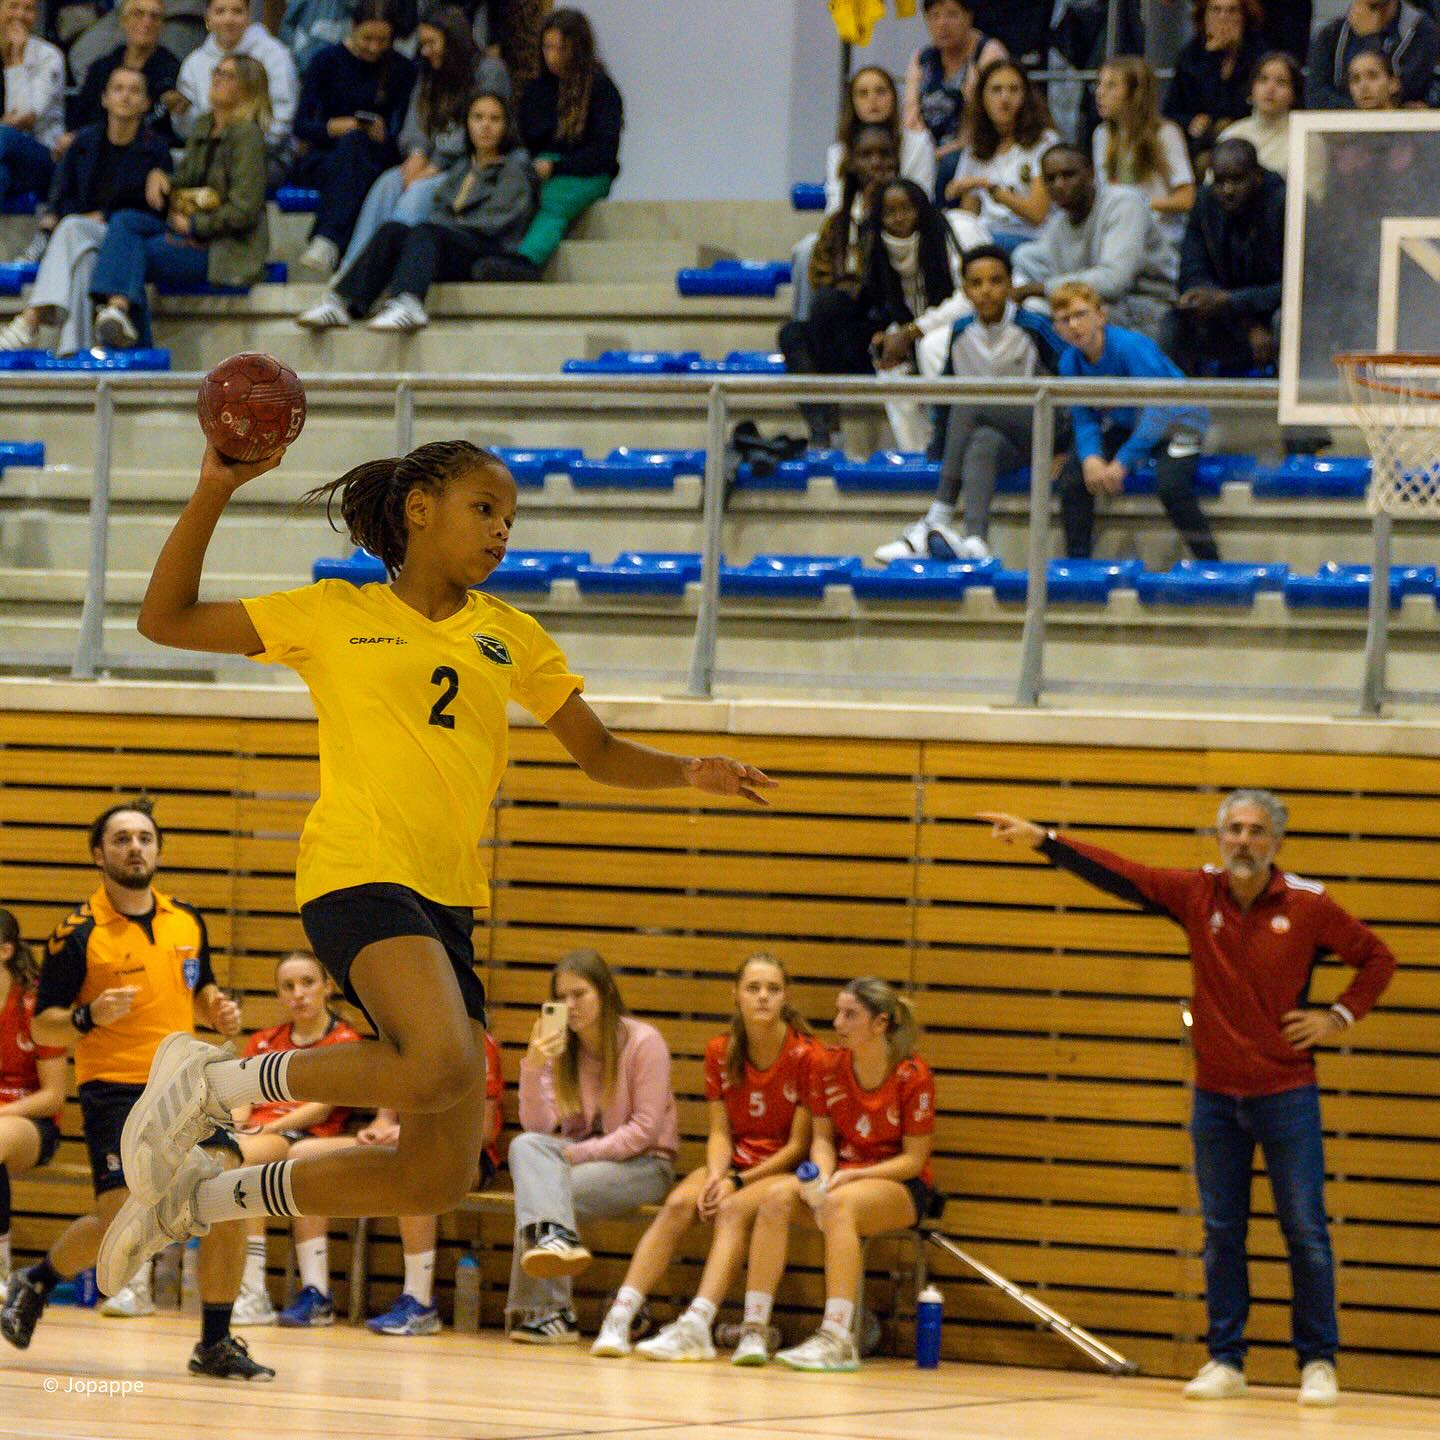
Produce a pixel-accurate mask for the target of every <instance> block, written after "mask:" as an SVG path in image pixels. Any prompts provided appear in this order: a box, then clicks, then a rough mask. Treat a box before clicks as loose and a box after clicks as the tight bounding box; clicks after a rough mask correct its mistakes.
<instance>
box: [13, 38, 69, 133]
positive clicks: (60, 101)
mask: <svg viewBox="0 0 1440 1440" xmlns="http://www.w3.org/2000/svg"><path fill="white" fill-rule="evenodd" d="M4 109H5V110H6V111H8V112H9V113H10V114H12V115H26V114H33V115H34V116H35V125H34V128H33V129H32V130H31V131H30V135H31V137H32V138H33V139H35V140H38V141H39V142H40V144H42V145H44V146H45V147H46V148H47V149H49V148H51V147H53V146H54V144H55V142H56V141H57V140H58V139H59V138H60V137H61V135H63V134H64V133H65V57H64V56H63V55H62V54H61V53H60V51H59V49H57V48H56V47H55V46H54V45H52V44H51V43H50V42H49V41H48V40H42V39H40V38H39V36H37V35H32V36H30V38H29V39H28V40H26V42H25V53H24V54H23V55H22V56H21V57H20V63H19V64H18V65H7V66H6V67H5V105H4Z"/></svg>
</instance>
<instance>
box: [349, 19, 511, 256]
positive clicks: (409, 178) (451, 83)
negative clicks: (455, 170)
mask: <svg viewBox="0 0 1440 1440" xmlns="http://www.w3.org/2000/svg"><path fill="white" fill-rule="evenodd" d="M416 35H417V37H418V41H419V52H420V64H419V78H418V79H417V80H416V82H415V86H414V88H413V89H412V90H411V91H410V106H409V109H408V110H407V111H406V112H405V123H404V124H403V125H401V127H400V137H399V146H400V153H401V154H402V155H403V156H404V157H405V158H404V159H403V160H402V161H401V163H400V164H399V165H395V166H392V167H391V168H390V169H389V170H387V171H386V172H385V173H384V174H383V175H382V176H381V177H380V178H379V179H378V180H377V181H376V182H375V183H374V184H373V185H372V186H371V187H370V193H369V194H368V195H366V197H365V204H364V205H363V206H362V207H361V210H360V218H359V219H358V220H357V221H356V222H355V232H354V234H353V235H352V236H351V237H350V244H349V247H348V248H347V249H346V251H345V256H344V258H343V259H342V260H341V262H340V268H341V269H342V270H348V269H349V268H350V266H351V265H353V264H354V263H355V260H356V257H357V256H358V255H359V254H360V252H361V251H362V250H364V248H365V246H366V245H367V244H369V242H370V237H371V236H372V235H374V233H375V232H376V231H377V230H378V229H379V228H380V227H381V226H382V225H383V224H385V222H386V221H387V220H398V221H400V223H401V224H402V225H418V224H419V223H420V222H421V221H422V220H424V219H426V218H427V217H428V216H429V214H430V202H431V200H432V199H433V198H434V195H435V191H436V189H437V187H438V186H439V184H440V180H441V177H442V176H443V175H444V174H445V172H446V170H448V169H449V168H450V166H451V165H453V164H454V163H455V161H457V160H460V159H463V158H464V156H465V153H466V149H467V145H466V139H465V111H466V107H467V106H468V105H469V103H470V97H471V95H473V94H474V93H475V92H476V91H477V90H488V91H490V92H491V93H492V94H494V95H504V96H506V97H507V98H508V96H509V95H510V77H509V76H508V75H507V74H506V73H505V66H504V65H503V64H502V63H501V62H500V61H499V60H497V59H496V58H495V57H494V56H493V55H486V54H484V53H482V52H481V51H480V50H478V49H476V46H475V41H474V39H473V37H472V35H471V22H470V21H469V20H468V19H467V18H466V15H465V12H464V11H463V10H462V9H460V8H459V6H456V5H441V6H439V7H438V8H436V9H434V10H432V11H429V12H428V13H427V14H426V16H425V18H424V19H423V20H421V21H420V23H419V25H418V26H417V27H416Z"/></svg>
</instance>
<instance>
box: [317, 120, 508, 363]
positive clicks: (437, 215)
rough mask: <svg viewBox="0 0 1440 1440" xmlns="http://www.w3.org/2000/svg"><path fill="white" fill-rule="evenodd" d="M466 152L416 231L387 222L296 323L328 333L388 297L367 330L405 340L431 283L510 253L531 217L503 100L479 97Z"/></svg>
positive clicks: (462, 276)
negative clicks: (479, 262)
mask: <svg viewBox="0 0 1440 1440" xmlns="http://www.w3.org/2000/svg"><path fill="white" fill-rule="evenodd" d="M466 126H467V128H468V131H469V140H470V153H469V154H468V155H466V156H465V157H464V158H462V159H460V160H457V161H456V162H455V163H454V164H453V165H452V166H451V167H450V168H449V169H448V170H447V171H446V172H445V177H444V179H443V180H442V181H441V183H440V185H439V186H438V187H437V188H436V190H435V194H434V195H433V196H432V198H431V202H430V216H429V218H428V219H427V220H424V221H422V222H421V223H420V224H419V225H414V226H411V225H405V224H402V223H401V222H400V221H398V220H390V221H387V222H386V223H385V224H384V225H382V226H381V227H380V228H379V229H378V230H377V231H376V232H375V234H374V236H373V238H372V239H371V241H370V243H369V244H368V245H367V246H366V247H365V249H364V251H363V252H362V253H361V254H360V256H359V257H358V259H356V261H355V263H354V264H353V265H352V266H351V267H350V269H348V270H347V271H346V272H345V274H344V275H342V276H341V277H340V279H339V280H337V281H336V282H335V284H334V286H333V287H332V288H331V290H330V291H328V292H327V293H326V294H325V295H324V296H323V297H322V298H321V300H320V302H319V304H317V305H315V306H313V307H312V308H311V309H309V310H307V311H305V313H304V314H303V315H300V316H298V317H297V319H296V324H298V325H300V326H301V327H302V328H304V329H306V330H329V329H333V328H337V327H340V326H345V325H348V324H349V323H350V321H351V319H352V318H356V319H358V318H360V317H363V316H365V315H368V314H369V313H370V310H371V309H372V307H373V306H374V305H375V303H376V302H377V301H378V300H379V299H380V297H381V296H382V295H385V294H387V293H388V294H389V296H390V298H389V299H388V300H387V301H386V303H385V304H384V305H383V306H382V307H381V309H380V311H379V312H378V313H377V314H376V315H375V317H374V318H373V319H372V320H371V321H370V322H369V327H370V329H372V330H380V331H388V332H395V333H401V334H408V333H409V332H411V331H414V330H421V329H423V328H424V327H425V326H426V325H428V324H429V323H430V317H429V315H427V314H426V313H425V296H426V295H427V293H428V292H429V289H430V286H431V285H432V284H434V283H435V282H436V281H437V280H442V281H443V280H468V279H469V278H470V277H471V275H472V273H473V267H474V266H475V264H476V262H477V261H479V260H481V259H483V258H485V257H487V256H492V255H506V256H508V255H512V254H514V251H515V246H516V245H517V244H518V243H519V242H520V239H521V237H522V236H523V235H524V233H525V227H526V226H527V225H528V224H529V223H530V217H531V216H532V215H533V214H534V213H535V192H536V180H535V171H534V169H533V167H532V165H531V163H530V156H529V153H528V152H527V151H526V150H525V149H524V147H523V146H522V145H521V144H520V143H519V137H518V136H517V135H516V133H515V124H514V120H513V117H512V116H511V113H510V107H509V105H507V104H506V102H505V97H504V96H503V95H491V94H489V93H487V92H481V93H480V94H479V95H477V96H475V98H474V99H473V100H472V101H471V102H470V109H469V111H468V112H467V116H466Z"/></svg>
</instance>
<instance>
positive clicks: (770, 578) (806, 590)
mask: <svg viewBox="0 0 1440 1440" xmlns="http://www.w3.org/2000/svg"><path fill="white" fill-rule="evenodd" d="M860 568H861V563H860V557H859V556H858V555H757V556H756V557H755V558H754V559H753V560H752V561H750V563H749V564H748V565H723V566H721V568H720V593H721V594H722V595H764V596H773V595H788V596H801V597H804V598H806V599H811V600H818V599H820V597H821V596H822V595H824V593H825V587H826V586H827V585H839V584H842V583H844V581H845V580H846V579H848V578H849V577H850V576H852V575H855V574H857V573H858V572H859V570H860Z"/></svg>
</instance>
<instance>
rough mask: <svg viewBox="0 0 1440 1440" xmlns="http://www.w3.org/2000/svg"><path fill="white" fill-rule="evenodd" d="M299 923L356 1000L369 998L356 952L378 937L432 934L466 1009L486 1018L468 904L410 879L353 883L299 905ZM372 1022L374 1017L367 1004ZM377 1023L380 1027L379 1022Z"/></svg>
mask: <svg viewBox="0 0 1440 1440" xmlns="http://www.w3.org/2000/svg"><path fill="white" fill-rule="evenodd" d="M300 923H301V924H302V925H303V926H304V927H305V934H306V937H307V938H308V939H309V941H310V948H311V949H312V950H313V951H314V952H315V955H316V958H317V959H318V960H319V961H320V963H321V964H322V965H323V966H324V967H325V968H326V969H327V970H328V971H329V972H330V976H331V978H332V979H333V980H334V981H335V983H336V984H337V985H338V986H339V987H340V989H341V990H342V991H343V992H344V995H345V998H346V999H347V1000H348V1001H349V1002H350V1003H351V1004H352V1005H358V1006H359V1007H360V1009H361V1010H365V1004H364V1002H363V1001H362V1000H361V999H360V997H359V996H358V995H357V994H356V993H355V987H354V986H353V985H351V983H350V967H351V966H352V965H353V964H354V963H355V957H356V956H357V955H358V954H359V953H360V952H361V951H362V950H363V949H364V948H365V947H366V946H367V945H373V944H374V943H375V942H376V941H377V940H394V939H396V938H397V937H398V936H401V935H428V936H429V937H430V938H431V939H432V940H438V941H439V942H440V944H441V945H442V946H443V947H444V950H445V953H446V954H447V955H448V956H449V957H450V964H451V965H452V966H453V967H454V970H455V980H456V983H457V984H458V985H459V986H460V997H461V999H462V1000H463V1001H464V1002H465V1013H466V1014H467V1015H468V1016H469V1017H470V1018H471V1019H472V1020H478V1021H479V1022H480V1023H481V1024H482V1025H484V1024H485V1023H486V1020H485V986H484V985H483V984H481V982H480V977H479V976H478V975H477V974H476V973H475V942H474V940H473V938H472V936H471V932H472V930H473V929H474V928H475V912H474V911H473V910H471V909H470V908H469V907H468V906H465V905H440V904H437V903H436V902H435V901H434V900H427V899H426V898H425V897H424V896H423V895H418V894H416V892H415V891H414V890H411V889H410V888H409V887H408V886H406V885H391V884H388V883H385V884H374V885H351V886H348V887H347V888H346V889H344V890H331V891H330V892H329V893H328V894H326V895H320V896H318V897H317V898H316V899H314V900H307V901H306V902H305V904H304V905H302V906H301V907H300ZM365 1018H366V1019H367V1020H369V1022H370V1024H371V1025H372V1026H374V1025H375V1017H374V1016H373V1015H371V1013H370V1012H369V1011H368V1010H365ZM377 1029H378V1027H377Z"/></svg>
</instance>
